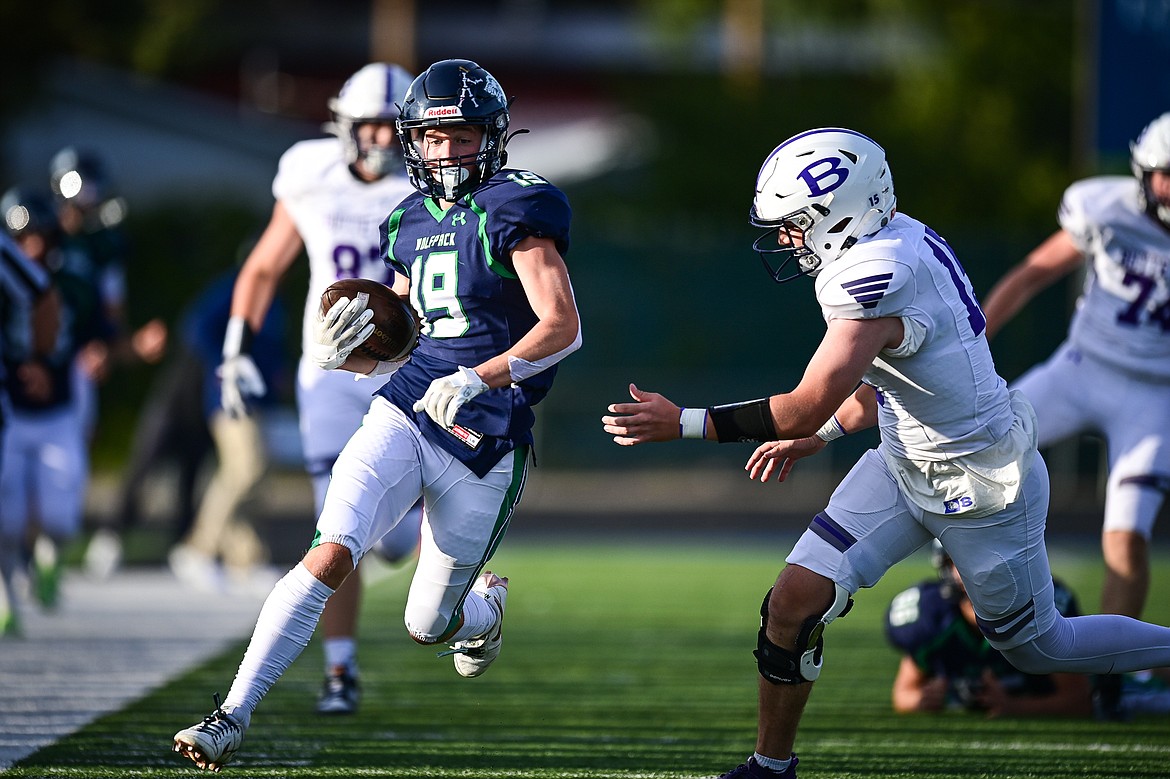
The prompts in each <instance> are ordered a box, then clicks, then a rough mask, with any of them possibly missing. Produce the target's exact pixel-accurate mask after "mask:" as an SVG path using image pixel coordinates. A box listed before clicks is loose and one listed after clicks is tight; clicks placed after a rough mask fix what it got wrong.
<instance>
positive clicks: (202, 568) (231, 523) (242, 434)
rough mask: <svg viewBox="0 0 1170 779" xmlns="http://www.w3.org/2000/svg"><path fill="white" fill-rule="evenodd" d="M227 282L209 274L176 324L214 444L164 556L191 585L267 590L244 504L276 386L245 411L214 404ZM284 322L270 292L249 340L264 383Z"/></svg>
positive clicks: (274, 376) (274, 366) (279, 360)
mask: <svg viewBox="0 0 1170 779" xmlns="http://www.w3.org/2000/svg"><path fill="white" fill-rule="evenodd" d="M235 283H236V270H235V269H232V270H231V271H229V272H227V273H223V274H220V275H219V276H218V277H216V278H215V279H213V280H212V281H211V283H210V284H209V285H208V286H207V287H206V288H205V289H204V290H203V291H202V292H201V293H200V294H199V295H198V296H197V297H196V299H195V300H194V301H193V302H192V303H191V304H190V305H189V306H188V307H187V310H186V312H185V314H184V315H183V317H182V319H181V320H180V324H179V333H180V338H181V340H182V344H183V348H184V350H185V351H188V352H190V353H191V354H192V355H194V359H195V362H196V363H197V364H198V365H199V366H200V368H201V375H200V376H199V377H198V382H199V384H200V386H201V390H200V391H199V392H198V394H197V398H198V401H199V404H200V405H199V412H200V413H201V414H202V415H203V418H204V419H206V424H207V428H208V430H209V431H210V433H211V438H212V441H214V443H215V456H216V460H217V465H216V469H215V472H214V473H213V474H212V476H211V480H210V481H209V482H208V484H207V487H206V489H205V490H204V492H203V497H202V499H201V500H200V502H199V508H198V511H197V512H196V514H195V517H194V521H193V522H192V524H191V528H190V530H189V532H187V533H186V534H185V535H184V536H183V537H182V538H181V539H180V541H179V543H177V544H175V546H174V547H172V548H171V550H170V553H169V554H168V555H167V562H168V563H169V564H170V567H171V571H172V572H173V573H174V574H175V576H176V577H178V578H179V579H180V580H181V581H183V582H184V583H186V584H188V585H190V586H191V587H194V588H196V589H198V590H203V591H209V592H214V591H219V590H223V589H230V588H232V587H237V588H243V589H245V590H251V589H259V590H262V591H264V592H267V591H268V590H269V589H270V588H271V587H272V585H273V583H274V582H275V581H276V579H277V578H279V577H278V576H276V575H274V573H273V572H272V571H271V569H270V568H269V567H268V563H269V560H270V555H269V553H268V547H267V544H265V542H264V541H263V539H262V538H261V537H260V534H259V533H258V532H257V530H256V526H255V523H254V518H252V517H250V516H249V510H250V508H251V504H252V502H253V499H254V498H256V497H257V494H256V491H257V488H258V487H259V485H260V483H261V480H262V479H263V477H264V475H265V474H266V473H267V472H268V465H269V456H268V445H267V443H266V441H265V438H264V430H263V421H264V414H263V411H262V408H263V407H264V406H268V405H270V404H272V403H273V402H274V401H275V399H276V393H275V392H273V393H269V394H267V395H266V396H265V397H264V398H262V399H260V400H259V402H258V403H257V404H256V407H254V408H253V409H252V412H253V413H251V414H238V415H233V414H229V413H227V412H226V411H224V410H223V408H222V406H221V398H220V380H219V375H218V371H217V366H218V364H219V357H220V353H221V348H222V344H223V342H224V336H225V333H226V332H227V329H228V318H229V312H230V310H231V305H232V290H233V288H234V286H235ZM284 328H285V315H284V306H283V305H282V304H281V303H280V299H279V298H278V297H276V298H273V300H272V301H271V304H270V305H269V306H268V310H267V311H266V312H265V316H264V319H263V322H262V323H261V326H260V327H258V328H257V331H256V333H255V336H254V340H253V346H254V347H255V354H256V356H255V360H254V362H253V365H254V366H255V368H256V370H257V371H258V373H257V375H258V376H260V377H262V380H263V381H264V382H265V383H266V385H267V386H270V387H277V386H278V385H279V383H280V376H281V373H282V372H283V371H284V369H285V362H286V360H285V354H284V335H283V334H284ZM221 566H222V567H221ZM225 574H226V576H225Z"/></svg>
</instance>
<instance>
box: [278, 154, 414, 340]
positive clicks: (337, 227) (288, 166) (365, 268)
mask: <svg viewBox="0 0 1170 779" xmlns="http://www.w3.org/2000/svg"><path fill="white" fill-rule="evenodd" d="M413 192H414V188H413V187H412V186H411V185H410V182H409V181H407V179H406V168H405V167H403V169H402V172H401V175H391V176H386V177H384V178H382V179H379V180H378V181H373V182H364V181H361V180H359V179H357V178H355V177H354V175H353V174H352V173H351V172H350V170H349V165H348V164H347V163H346V161H345V157H344V154H343V149H342V146H341V143H340V142H339V141H338V140H337V139H336V138H319V139H315V140H311V141H301V142H300V143H297V144H294V145H293V146H292V147H291V148H289V150H288V151H286V152H285V153H284V155H282V156H281V158H280V166H279V168H278V170H277V173H276V178H275V179H274V180H273V182H272V194H273V195H275V196H276V199H277V200H279V201H280V202H281V203H283V204H284V207H285V208H286V209H288V212H289V214H290V215H291V216H292V218H293V221H294V222H295V223H296V226H297V232H298V233H300V236H301V239H302V240H303V241H304V242H305V251H306V252H307V253H308V255H309V291H308V297H307V298H306V299H305V320H304V327H303V329H302V336H303V340H302V346H303V348H307V347H308V345H309V344H311V343H312V338H313V334H312V322H313V317H315V316H316V315H317V309H318V306H320V304H321V293H322V292H324V291H325V288H326V287H328V286H329V285H330V284H332V283H333V282H335V281H337V280H338V279H348V278H366V279H374V280H376V281H381V282H383V283H385V284H391V283H393V281H394V274H393V272H392V271H391V270H390V269H389V268H388V267H387V266H386V264H385V263H383V262H382V258H381V256H380V255H379V253H378V249H379V246H378V226H379V225H380V224H381V223H382V221H383V220H385V219H386V216H387V214H389V213H390V212H391V211H393V210H394V207H395V206H396V205H398V203H399V202H401V201H402V199H403V198H405V197H406V196H407V195H409V194H411V193H413Z"/></svg>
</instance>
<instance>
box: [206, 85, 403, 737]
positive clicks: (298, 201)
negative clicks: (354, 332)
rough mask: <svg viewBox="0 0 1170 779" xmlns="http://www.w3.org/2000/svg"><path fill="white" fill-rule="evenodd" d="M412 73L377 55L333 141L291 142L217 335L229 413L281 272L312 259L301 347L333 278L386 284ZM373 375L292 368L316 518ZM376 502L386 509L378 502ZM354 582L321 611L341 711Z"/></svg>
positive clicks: (341, 114)
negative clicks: (266, 217) (401, 122)
mask: <svg viewBox="0 0 1170 779" xmlns="http://www.w3.org/2000/svg"><path fill="white" fill-rule="evenodd" d="M410 82H411V76H410V75H409V74H408V73H407V72H406V71H405V70H403V69H402V68H400V67H398V66H396V65H387V64H384V63H372V64H369V65H366V66H365V67H363V68H361V69H360V70H359V71H357V72H356V73H354V74H353V75H352V76H351V77H350V78H349V79H348V80H347V81H346V82H345V84H344V85H343V86H342V88H341V90H340V91H339V93H338V94H337V96H336V97H334V98H333V99H331V100H330V101H329V110H330V113H331V114H332V117H333V118H332V121H331V122H330V123H329V124H327V125H326V127H325V129H326V130H328V131H329V132H331V133H332V134H334V135H335V136H336V138H321V139H315V140H309V141H302V142H300V143H297V144H294V145H293V146H292V147H291V148H289V149H288V151H286V152H285V153H284V155H283V156H282V157H281V160H280V166H279V169H278V171H277V174H276V178H275V180H274V181H273V183H272V193H273V195H274V196H275V197H276V205H275V206H274V207H273V209H272V218H271V220H270V221H269V223H268V226H267V228H265V230H264V233H263V235H262V236H261V237H260V240H259V242H258V243H257V244H256V247H255V248H254V249H253V250H252V253H251V254H250V255H249V256H248V258H247V260H246V261H245V262H244V266H243V268H242V269H241V270H240V275H239V279H238V280H237V282H236V288H235V294H234V297H233V299H232V308H231V314H232V322H231V325H230V327H229V331H228V337H227V339H226V340H225V341H224V343H223V366H222V368H221V372H222V377H223V407H224V410H225V411H226V412H227V413H228V414H231V415H233V416H236V417H240V416H244V415H246V414H247V413H248V404H249V403H250V402H251V401H252V400H253V399H254V398H257V397H261V396H263V395H264V394H265V393H266V392H267V386H266V383H265V382H264V381H263V380H261V379H260V377H259V376H258V375H257V372H256V368H255V365H254V361H253V355H254V354H257V352H256V350H255V348H254V346H253V345H250V343H249V341H250V340H251V337H252V332H253V331H254V330H255V329H256V328H257V327H259V324H260V320H261V319H262V318H263V316H264V313H265V312H266V311H267V310H268V307H269V305H270V303H271V300H272V297H273V295H274V294H275V291H276V288H277V285H278V284H279V282H280V280H281V278H282V277H283V276H284V274H285V273H286V272H287V271H288V269H289V268H290V267H291V266H292V264H293V262H294V261H295V260H296V259H297V257H299V256H300V254H301V251H302V249H304V250H305V251H307V253H308V257H309V288H308V290H307V294H306V297H305V311H304V326H303V351H304V352H306V353H307V352H308V351H309V349H310V348H311V346H312V344H313V343H314V341H313V323H314V322H315V321H316V319H317V317H318V310H319V309H320V306H321V294H322V293H323V292H324V291H325V288H326V287H328V286H329V285H330V284H332V283H333V282H334V281H337V280H338V279H345V278H367V279H373V280H375V281H380V282H382V283H384V284H386V285H387V286H390V285H392V284H393V283H394V273H393V271H391V270H390V269H389V268H388V267H387V266H386V264H385V263H383V262H382V259H381V256H380V254H379V245H378V228H379V225H381V224H382V222H383V221H385V219H386V218H387V216H389V214H390V212H391V211H393V210H394V207H395V206H397V205H398V204H399V202H401V201H402V200H403V199H404V198H405V197H406V196H407V195H409V194H411V193H412V192H413V191H414V189H413V188H412V187H411V186H410V183H409V182H408V181H407V179H406V169H405V167H404V165H403V162H402V155H401V151H400V150H399V144H398V140H397V137H396V135H395V130H394V120H395V119H397V118H398V113H399V109H398V104H399V103H401V102H402V98H403V96H404V95H405V94H406V89H407V87H409V86H410ZM378 386H379V384H378V383H377V382H371V381H355V377H354V375H353V374H349V373H346V372H344V371H325V370H322V369H320V368H318V367H317V366H316V365H315V364H314V363H313V362H312V361H311V360H309V359H308V358H307V357H305V356H302V358H301V361H300V365H299V367H298V370H297V408H298V412H299V414H300V427H301V439H302V446H303V450H304V455H305V467H306V470H307V471H308V473H309V477H310V479H311V480H312V483H313V497H314V502H315V515H319V514H320V513H321V508H322V506H323V505H324V502H325V491H326V488H327V487H328V485H329V474H330V470H331V469H332V468H333V463H334V462H335V461H336V460H337V456H338V454H339V453H340V452H341V449H342V447H344V446H345V443H346V441H348V440H349V437H350V436H351V435H352V434H353V432H354V431H355V430H357V429H358V427H359V426H360V425H361V422H362V417H363V416H364V415H365V413H366V411H367V410H368V409H369V407H370V401H371V399H372V395H373V393H374V391H375V390H376V389H377V388H378ZM380 510H381V511H383V512H384V511H385V510H386V509H385V507H384V506H383V507H382V508H381V509H380ZM421 522H422V507H421V505H416V506H415V507H414V509H413V510H412V511H411V512H410V513H409V514H408V515H407V516H406V517H405V518H403V520H402V522H400V523H399V524H398V525H397V527H395V529H394V530H393V531H391V532H390V533H389V534H388V535H387V536H386V538H384V539H383V541H382V544H381V547H380V549H381V552H382V554H383V555H384V556H385V557H386V558H387V560H389V561H390V562H398V561H403V560H406V559H409V558H410V557H411V556H412V555H413V554H414V552H415V550H416V549H417V547H418V538H419V526H420V524H421ZM360 594H361V582H360V579H359V578H358V577H357V576H351V577H349V579H347V580H346V583H345V584H343V585H342V587H341V589H340V590H339V591H338V592H337V593H336V594H335V595H334V596H333V597H332V598H330V600H329V604H328V606H327V607H326V609H325V612H324V615H323V617H322V631H323V633H324V638H325V641H324V653H325V682H324V685H323V687H322V691H321V695H320V698H319V699H318V703H317V710H318V711H320V712H322V713H330V714H345V713H350V712H353V711H355V710H356V708H357V705H358V699H359V695H360V688H359V685H358V664H357V644H356V632H357V613H358V608H359V602H360Z"/></svg>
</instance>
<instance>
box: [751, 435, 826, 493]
mask: <svg viewBox="0 0 1170 779" xmlns="http://www.w3.org/2000/svg"><path fill="white" fill-rule="evenodd" d="M824 448H825V442H824V441H822V440H821V439H820V438H818V437H817V436H815V435H814V436H809V437H808V438H797V439H796V440H793V441H767V442H765V443H762V444H760V445H759V446H757V447H756V451H754V452H752V456H751V457H749V458H748V461H747V465H745V466H744V467H743V469H744V470H745V471H747V472H748V478H749V479H759V480H760V481H761V482H765V481H768V479H770V478H772V476H773V474H774V475H775V476H776V481H784V480H785V479H787V478H788V472H789V471H791V470H792V466H793V465H795V464H796V461H797V460H799V459H800V458H801V457H808V456H810V455H814V454H816V453H817V452H819V451H821V450H822V449H824Z"/></svg>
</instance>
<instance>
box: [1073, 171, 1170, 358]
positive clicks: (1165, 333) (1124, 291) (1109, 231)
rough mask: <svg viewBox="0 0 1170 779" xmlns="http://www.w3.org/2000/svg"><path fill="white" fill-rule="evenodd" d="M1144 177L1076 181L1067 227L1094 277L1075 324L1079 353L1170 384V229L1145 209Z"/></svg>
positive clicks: (1090, 276)
mask: <svg viewBox="0 0 1170 779" xmlns="http://www.w3.org/2000/svg"><path fill="white" fill-rule="evenodd" d="M1139 187H1140V184H1139V183H1138V181H1137V179H1135V178H1133V177H1132V176H1098V177H1095V178H1090V179H1085V180H1084V181H1078V182H1077V183H1075V184H1073V185H1072V186H1071V187H1069V188H1068V190H1066V191H1065V193H1064V200H1063V201H1062V202H1061V204H1060V214H1059V218H1060V226H1061V227H1063V228H1064V229H1065V230H1066V231H1068V233H1069V234H1070V235H1072V237H1073V240H1074V241H1075V242H1076V245H1077V248H1079V249H1080V250H1081V252H1082V253H1083V254H1084V255H1085V257H1086V261H1087V266H1088V268H1087V271H1088V272H1087V274H1086V276H1085V285H1084V290H1083V291H1082V293H1081V297H1080V299H1079V300H1078V301H1077V309H1076V313H1075V314H1074V315H1073V319H1072V324H1071V325H1070V327H1069V342H1070V343H1071V344H1072V345H1073V347H1074V348H1076V349H1079V350H1081V351H1082V352H1085V353H1087V354H1091V355H1093V356H1094V357H1096V358H1097V359H1099V360H1101V361H1103V362H1105V363H1107V364H1109V365H1112V366H1114V367H1116V368H1120V369H1122V370H1125V371H1128V372H1131V373H1135V374H1139V375H1142V376H1146V377H1150V378H1154V379H1158V380H1161V381H1166V380H1170V231H1167V230H1166V229H1165V228H1164V227H1162V225H1160V224H1159V223H1157V222H1156V221H1154V220H1153V219H1151V218H1150V217H1149V216H1147V215H1146V214H1145V212H1143V211H1142V209H1141V206H1140V204H1139V200H1138V197H1139Z"/></svg>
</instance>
